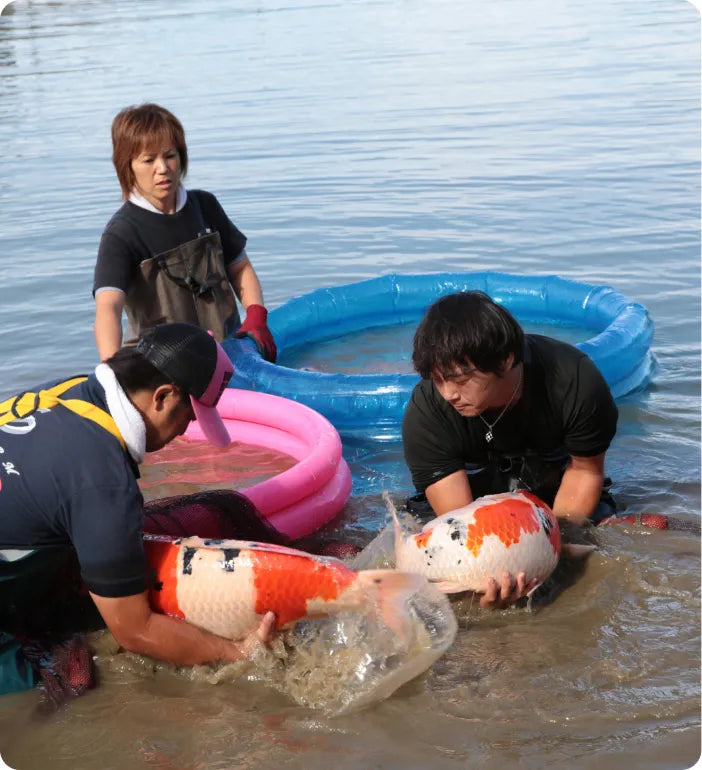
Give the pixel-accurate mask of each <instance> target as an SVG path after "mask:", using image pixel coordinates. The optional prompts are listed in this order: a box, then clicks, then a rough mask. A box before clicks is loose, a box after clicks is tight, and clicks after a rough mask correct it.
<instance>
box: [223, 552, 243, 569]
mask: <svg viewBox="0 0 702 770" xmlns="http://www.w3.org/2000/svg"><path fill="white" fill-rule="evenodd" d="M240 553H241V549H240V548H222V554H223V556H224V559H223V561H222V565H223V566H224V571H225V572H234V566H235V565H234V562H235V561H236V557H237V556H238V555H239V554H240Z"/></svg>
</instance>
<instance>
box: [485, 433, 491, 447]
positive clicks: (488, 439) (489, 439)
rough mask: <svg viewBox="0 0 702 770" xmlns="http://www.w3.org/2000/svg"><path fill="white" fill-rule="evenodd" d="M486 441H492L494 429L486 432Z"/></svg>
mask: <svg viewBox="0 0 702 770" xmlns="http://www.w3.org/2000/svg"><path fill="white" fill-rule="evenodd" d="M485 441H487V443H488V444H489V443H490V442H491V441H492V431H491V430H488V432H487V433H486V434H485Z"/></svg>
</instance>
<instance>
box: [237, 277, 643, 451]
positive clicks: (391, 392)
mask: <svg viewBox="0 0 702 770" xmlns="http://www.w3.org/2000/svg"><path fill="white" fill-rule="evenodd" d="M470 289H480V290H481V291H484V292H486V293H487V294H489V295H490V296H491V297H492V298H493V299H494V300H495V301H496V302H499V303H500V304H502V305H504V306H505V307H507V308H508V309H509V310H510V311H511V312H512V313H513V314H514V315H515V317H516V318H517V319H518V320H519V321H520V322H522V323H535V324H543V325H550V326H564V327H567V326H571V327H580V328H582V329H587V330H588V331H592V333H593V336H592V337H591V338H590V339H588V340H587V341H585V342H580V343H578V344H577V347H578V348H580V349H581V350H582V351H583V352H584V353H587V355H588V356H590V358H592V360H593V361H594V362H595V363H596V364H597V366H598V367H599V369H600V371H601V372H602V374H603V375H604V377H605V379H606V380H607V382H608V383H609V386H610V388H611V390H612V393H613V395H614V397H615V398H619V397H621V396H623V395H625V394H626V393H629V392H631V391H632V390H635V389H637V388H640V387H642V386H643V385H645V384H646V382H647V381H648V380H649V378H650V376H651V372H652V367H653V358H652V355H651V352H650V345H651V341H652V338H653V322H652V320H651V318H650V317H649V314H648V311H647V310H646V308H645V307H644V306H643V305H640V304H638V303H636V302H632V301H631V300H630V299H628V298H627V297H625V296H623V295H622V294H620V293H619V292H617V291H615V290H614V289H612V288H611V287H609V286H597V285H593V284H587V283H580V282H578V281H572V280H567V279H564V278H559V277H557V276H524V275H511V274H507V273H497V272H476V273H432V274H427V275H401V274H399V275H395V274H392V275H385V276H381V277H379V278H372V279H370V280H367V281H359V282H357V283H351V284H346V285H342V286H334V287H331V288H328V289H317V290H316V291H312V292H310V293H309V294H304V295H302V296H299V297H295V298H294V299H291V300H289V301H288V302H286V303H285V304H283V305H281V306H280V307H278V308H276V309H275V310H272V311H271V312H270V313H269V316H268V321H269V326H270V329H271V331H272V332H273V336H274V337H275V340H276V343H277V345H278V350H279V351H280V350H284V349H286V348H289V347H292V346H297V345H301V344H304V343H310V342H316V341H319V340H321V339H328V338H335V337H341V336H343V335H346V334H351V333H353V332H357V331H360V330H363V329H367V328H369V327H377V326H390V325H398V324H406V323H409V322H413V323H418V322H419V320H420V319H421V318H422V316H423V314H424V312H425V310H426V308H427V307H428V306H429V305H430V304H431V303H432V302H434V301H435V300H436V299H438V298H439V297H441V296H443V295H444V294H450V293H452V292H456V291H466V290H470ZM224 347H225V349H226V350H227V353H228V354H229V356H230V357H231V359H232V361H233V362H234V367H235V373H234V377H233V378H232V381H231V386H232V387H235V388H244V389H247V390H258V391H263V392H266V393H273V394H275V395H278V396H283V397H285V398H290V399H293V400H295V401H300V402H302V403H304V404H306V405H307V406H310V407H312V408H313V409H315V410H317V411H318V412H321V413H322V414H323V415H324V416H325V417H327V419H328V420H330V422H332V423H333V425H334V426H335V427H336V428H337V430H338V431H339V432H341V433H346V434H349V433H362V434H363V435H368V436H376V437H379V438H380V437H382V436H397V435H398V433H399V428H400V424H401V422H402V415H403V412H404V409H405V406H406V404H407V401H408V399H409V396H410V393H411V391H412V388H413V387H414V386H415V384H416V383H417V378H418V376H417V375H416V374H400V373H397V374H341V373H323V372H312V371H305V370H299V369H289V368H286V367H284V366H277V365H275V364H270V363H268V362H267V361H264V360H263V359H262V358H261V356H260V355H259V354H258V352H257V351H256V350H255V347H254V345H253V343H252V342H250V341H249V340H235V339H228V340H225V342H224Z"/></svg>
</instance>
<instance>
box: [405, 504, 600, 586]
mask: <svg viewBox="0 0 702 770" xmlns="http://www.w3.org/2000/svg"><path fill="white" fill-rule="evenodd" d="M392 515H393V519H394V525H395V558H396V566H397V568H398V569H400V570H406V571H408V572H416V573H418V574H421V575H425V576H426V577H427V578H428V580H430V581H431V582H432V583H433V584H434V585H435V587H436V588H437V589H438V590H439V591H441V592H442V593H458V592H459V591H480V590H482V587H483V585H484V582H485V579H486V578H489V577H492V578H495V579H496V580H498V581H499V579H500V576H501V575H502V573H503V572H510V573H512V574H513V575H516V574H518V573H519V572H525V573H526V577H527V579H528V580H532V579H534V578H536V579H537V580H538V581H539V584H541V583H543V581H544V580H546V578H547V577H548V576H549V575H550V574H551V572H553V570H554V569H555V567H556V564H557V563H558V559H559V558H560V555H561V534H560V530H559V528H558V522H557V521H556V518H555V516H554V515H553V512H552V511H551V509H550V508H549V506H548V505H546V503H544V502H543V501H542V500H540V499H539V498H538V497H536V495H533V494H531V493H530V492H526V491H519V492H509V493H503V494H498V495H486V496H485V497H480V498H478V499H477V500H474V501H473V502H472V503H470V504H469V505H466V506H463V507H462V508H458V509H456V510H455V511H450V512H449V513H445V514H443V515H442V516H437V517H436V518H435V519H434V520H432V521H430V522H429V523H428V524H426V525H425V526H424V527H423V528H422V530H421V532H418V533H417V534H413V535H409V536H407V537H405V536H404V535H403V532H402V527H401V524H400V522H399V519H398V518H397V514H396V512H395V510H394V509H392ZM580 549H583V550H582V551H581V550H580ZM591 549H592V547H591V546H576V547H575V548H573V546H569V547H568V548H567V550H568V553H569V554H570V555H583V554H584V553H585V552H587V551H589V550H591ZM534 590H536V589H535V588H534Z"/></svg>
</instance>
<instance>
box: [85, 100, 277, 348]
mask: <svg viewBox="0 0 702 770" xmlns="http://www.w3.org/2000/svg"><path fill="white" fill-rule="evenodd" d="M112 149H113V154H112V161H113V163H114V166H115V170H116V171H117V178H118V179H119V183H120V186H121V187H122V197H123V198H124V201H125V202H124V203H123V205H122V206H121V208H120V209H119V210H118V211H117V213H116V214H115V215H114V216H113V217H112V219H111V220H110V221H109V222H108V224H107V227H106V228H105V231H104V232H103V234H102V239H101V241H100V248H99V250H98V257H97V264H96V265H95V278H94V282H93V296H94V297H95V341H96V343H97V348H98V353H99V355H100V359H101V360H103V361H104V360H105V359H107V358H109V357H110V356H112V355H113V354H114V353H116V352H117V350H119V348H120V347H121V346H122V342H123V340H122V311H123V310H126V313H127V319H128V321H129V328H128V330H127V335H126V339H125V340H124V343H125V344H132V343H134V342H135V341H136V340H137V339H138V338H139V336H140V335H141V333H142V332H143V331H144V329H147V328H149V327H152V326H155V325H156V324H160V323H164V322H167V321H181V322H187V323H193V324H196V325H198V326H201V327H202V328H204V329H208V330H211V331H212V332H213V334H214V336H215V338H216V339H217V340H218V341H221V340H222V339H224V337H226V336H228V335H230V334H232V333H234V335H235V336H237V337H243V336H249V337H251V338H252V339H253V340H254V342H255V343H256V346H257V347H258V349H259V352H260V353H261V355H262V356H263V357H264V358H265V359H266V360H268V361H275V358H276V347H275V342H274V340H273V337H272V335H271V333H270V330H269V329H268V326H267V325H266V319H267V316H268V311H267V310H266V308H265V307H264V305H263V292H262V290H261V284H260V282H259V280H258V276H257V275H256V271H255V270H254V268H253V265H252V264H251V262H250V261H249V258H248V256H247V254H246V249H245V246H246V237H245V236H244V235H243V233H241V232H240V231H239V230H238V229H237V228H236V226H235V225H234V224H233V223H232V222H231V221H230V219H229V218H228V217H227V215H226V213H225V212H224V209H223V208H222V207H221V205H220V204H219V202H218V200H217V198H215V196H214V195H212V194H211V193H209V192H206V191H204V190H186V189H185V187H184V186H183V184H182V179H183V177H184V176H185V174H186V172H187V169H188V150H187V146H186V143H185V133H184V131H183V127H182V125H181V123H180V121H179V120H178V119H177V118H176V117H175V115H173V114H172V113H171V112H169V111H168V110H166V109H164V108H163V107H160V106H159V105H157V104H142V105H140V106H139V107H127V108H126V109H123V110H122V111H121V112H119V113H118V114H117V116H116V117H115V119H114V120H113V122H112ZM235 295H236V297H237V298H238V299H239V302H240V303H241V305H242V307H243V308H244V310H245V311H246V317H245V319H244V322H243V323H241V322H240V319H239V312H238V309H237V305H236V301H235Z"/></svg>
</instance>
